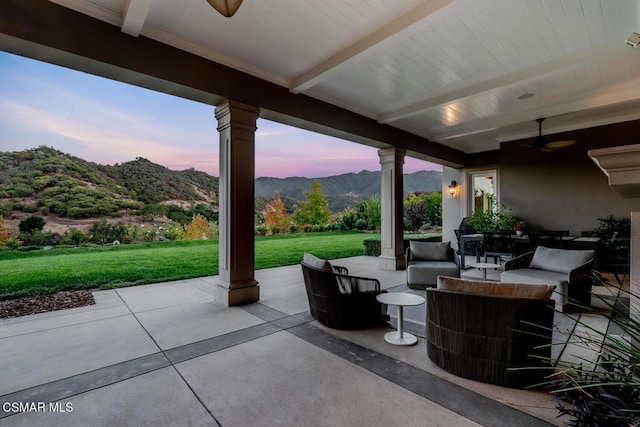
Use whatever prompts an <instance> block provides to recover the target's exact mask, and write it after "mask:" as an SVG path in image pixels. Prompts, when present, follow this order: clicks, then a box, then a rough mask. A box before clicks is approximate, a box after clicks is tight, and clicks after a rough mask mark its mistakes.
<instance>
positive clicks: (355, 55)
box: [0, 0, 640, 167]
mask: <svg viewBox="0 0 640 427" xmlns="http://www.w3.org/2000/svg"><path fill="white" fill-rule="evenodd" d="M54 3H55V4H54ZM60 6H62V7H60ZM633 32H640V4H639V3H638V1H636V0H590V1H581V0H553V1H543V0H536V1H526V2H525V1H523V0H519V1H506V0H430V1H424V0H404V1H402V2H398V1H393V2H390V1H387V0H353V1H351V0H350V1H348V2H347V1H337V0H336V1H333V0H324V1H318V0H244V2H243V4H242V6H241V7H240V9H239V11H238V12H237V13H236V14H235V15H234V16H233V17H231V18H225V17H223V16H222V15H221V14H219V13H218V12H216V11H215V10H214V9H213V8H212V7H211V6H210V5H209V4H208V3H207V1H206V0H181V1H175V0H52V1H51V2H49V1H46V0H22V1H18V0H6V1H3V2H2V4H1V5H0V49H3V50H6V51H9V52H13V53H18V54H22V55H26V56H30V57H34V58H36V59H41V60H45V61H49V62H54V63H58V64H60V65H64V66H68V67H71V68H75V69H79V70H81V71H87V72H92V73H95V74H99V75H103V76H106V77H110V78H114V79H118V80H122V81H125V82H130V83H133V84H137V85H140V86H144V87H149V88H152V89H155V90H160V91H164V92H168V93H174V94H176V95H179V96H184V97H187V98H191V99H196V100H198V101H202V102H207V103H211V104H214V105H215V104H217V103H219V102H220V101H221V100H222V99H224V98H232V99H236V100H239V101H241V102H246V103H251V104H253V105H257V106H259V107H260V108H261V116H262V117H264V118H267V119H272V120H275V121H279V122H283V123H287V124H291V125H294V126H298V127H302V128H307V129H310V130H314V131H319V132H323V133H327V134H331V135H334V136H338V137H342V138H345V139H348V140H353V141H357V142H360V143H364V144H367V145H371V146H374V147H379V148H380V147H384V146H388V145H395V146H398V147H400V148H404V149H407V150H408V154H409V155H412V156H415V157H418V158H422V159H424V160H428V161H434V162H437V163H440V164H443V165H448V166H454V167H456V166H465V165H469V164H472V163H473V161H472V160H471V159H473V158H474V156H476V157H477V156H478V155H479V154H478V153H483V152H491V151H495V150H498V149H499V147H500V143H501V142H508V141H514V140H520V139H525V138H531V139H533V138H534V137H535V136H536V135H537V133H538V125H537V123H536V121H535V119H537V118H541V117H545V118H546V121H545V122H544V124H543V133H544V134H545V135H547V136H548V137H549V140H553V139H554V134H558V133H561V132H567V131H573V130H578V129H585V128H590V127H594V126H601V125H606V124H612V123H620V122H625V121H631V120H638V119H640V112H639V111H640V73H638V72H637V70H640V48H635V49H634V48H633V47H631V46H629V45H628V44H626V43H625V40H626V39H627V38H628V37H629V36H630V34H631V33H633ZM185 52H186V53H188V54H189V55H187V56H185ZM556 137H557V138H558V137H560V135H556ZM496 158H497V156H496Z"/></svg>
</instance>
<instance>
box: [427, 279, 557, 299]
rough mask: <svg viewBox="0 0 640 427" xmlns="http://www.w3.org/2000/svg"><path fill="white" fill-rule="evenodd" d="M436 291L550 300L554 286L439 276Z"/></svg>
mask: <svg viewBox="0 0 640 427" xmlns="http://www.w3.org/2000/svg"><path fill="white" fill-rule="evenodd" d="M437 287H438V289H444V290H448V291H455V292H465V293H468V294H475V295H488V296H504V297H520V298H541V299H550V298H551V295H552V294H553V291H555V289H556V285H531V284H523V283H503V282H488V281H487V282H485V281H482V280H466V279H458V278H456V277H447V276H439V277H438V281H437Z"/></svg>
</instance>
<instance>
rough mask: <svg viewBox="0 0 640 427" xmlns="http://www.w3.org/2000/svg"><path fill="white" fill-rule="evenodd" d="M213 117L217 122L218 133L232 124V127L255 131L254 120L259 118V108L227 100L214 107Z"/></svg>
mask: <svg viewBox="0 0 640 427" xmlns="http://www.w3.org/2000/svg"><path fill="white" fill-rule="evenodd" d="M215 115H216V119H217V120H218V131H222V130H223V129H225V128H227V127H229V126H231V125H232V124H233V126H234V127H241V128H245V129H248V130H253V131H255V130H256V129H257V127H256V120H257V119H258V117H259V116H260V108H259V107H256V106H255V105H249V104H243V103H242V102H238V101H233V100H231V99H227V100H225V101H224V102H223V103H222V104H220V105H218V106H217V107H216V112H215ZM232 116H233V122H232V119H231V117H232Z"/></svg>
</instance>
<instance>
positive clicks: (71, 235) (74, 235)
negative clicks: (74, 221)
mask: <svg viewBox="0 0 640 427" xmlns="http://www.w3.org/2000/svg"><path fill="white" fill-rule="evenodd" d="M89 240H90V237H89V235H88V234H87V233H85V232H84V231H82V230H78V229H77V228H72V229H70V230H68V231H67V232H66V233H64V235H63V236H62V240H61V243H62V244H66V245H76V246H80V245H83V244H85V243H87V242H88V241H89Z"/></svg>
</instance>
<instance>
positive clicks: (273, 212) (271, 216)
mask: <svg viewBox="0 0 640 427" xmlns="http://www.w3.org/2000/svg"><path fill="white" fill-rule="evenodd" d="M290 223H291V219H289V216H288V215H287V210H286V208H285V206H284V202H283V201H282V199H281V198H280V192H279V191H276V192H275V193H273V202H271V203H267V205H266V206H265V208H264V224H265V225H266V226H267V227H268V228H269V229H270V230H271V232H272V233H273V234H278V233H280V232H283V233H286V232H287V231H288V230H289V224H290ZM276 230H277V231H276Z"/></svg>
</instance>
